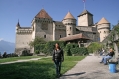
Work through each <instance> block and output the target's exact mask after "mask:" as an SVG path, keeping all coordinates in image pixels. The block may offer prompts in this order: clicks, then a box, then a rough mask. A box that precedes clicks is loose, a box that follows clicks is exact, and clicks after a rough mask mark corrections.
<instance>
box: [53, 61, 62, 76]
mask: <svg viewBox="0 0 119 79" xmlns="http://www.w3.org/2000/svg"><path fill="white" fill-rule="evenodd" d="M54 63H55V68H56V75H59V74H60V71H61V61H58V60H55V61H54Z"/></svg>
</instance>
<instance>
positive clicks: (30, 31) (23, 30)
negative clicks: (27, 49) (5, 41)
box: [16, 27, 33, 34]
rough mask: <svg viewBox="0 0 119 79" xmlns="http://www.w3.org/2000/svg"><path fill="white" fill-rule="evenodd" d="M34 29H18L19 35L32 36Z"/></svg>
mask: <svg viewBox="0 0 119 79" xmlns="http://www.w3.org/2000/svg"><path fill="white" fill-rule="evenodd" d="M32 32H33V29H32V28H31V27H21V28H19V29H17V31H16V33H17V34H32Z"/></svg>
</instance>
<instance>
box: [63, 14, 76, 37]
mask: <svg viewBox="0 0 119 79" xmlns="http://www.w3.org/2000/svg"><path fill="white" fill-rule="evenodd" d="M62 22H63V24H64V25H65V26H66V36H69V35H73V34H75V28H76V19H75V18H74V16H73V15H72V14H71V13H70V12H68V13H67V15H66V16H65V17H64V19H63V21H62Z"/></svg>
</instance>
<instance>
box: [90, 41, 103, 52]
mask: <svg viewBox="0 0 119 79" xmlns="http://www.w3.org/2000/svg"><path fill="white" fill-rule="evenodd" d="M102 47H103V45H102V44H101V43H98V42H93V43H92V44H90V45H89V46H88V52H89V53H94V52H96V51H98V50H99V49H101V48H102Z"/></svg>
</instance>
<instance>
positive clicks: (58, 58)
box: [52, 43, 64, 77]
mask: <svg viewBox="0 0 119 79" xmlns="http://www.w3.org/2000/svg"><path fill="white" fill-rule="evenodd" d="M52 55H53V56H52V60H53V62H54V64H55V68H56V77H60V76H61V73H60V71H61V63H62V62H63V61H64V54H63V50H62V49H61V48H60V46H59V44H58V43H56V44H55V47H54V50H53V54H52Z"/></svg>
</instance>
